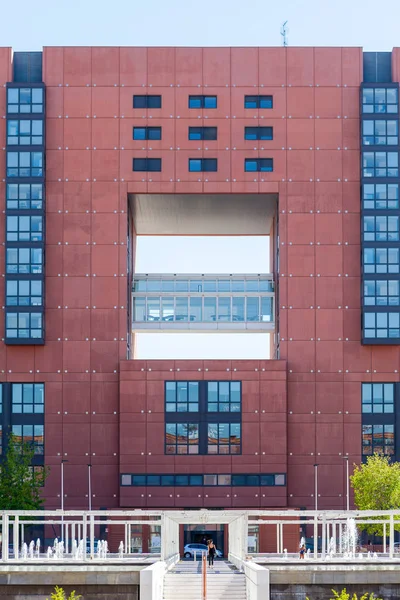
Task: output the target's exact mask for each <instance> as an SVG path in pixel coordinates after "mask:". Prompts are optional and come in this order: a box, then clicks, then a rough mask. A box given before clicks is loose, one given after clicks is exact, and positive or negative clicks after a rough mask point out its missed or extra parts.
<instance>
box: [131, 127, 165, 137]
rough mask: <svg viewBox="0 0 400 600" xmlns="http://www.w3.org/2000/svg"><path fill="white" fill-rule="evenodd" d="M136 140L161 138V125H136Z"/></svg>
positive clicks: (134, 132) (134, 130)
mask: <svg viewBox="0 0 400 600" xmlns="http://www.w3.org/2000/svg"><path fill="white" fill-rule="evenodd" d="M133 139H134V140H161V127H134V128H133Z"/></svg>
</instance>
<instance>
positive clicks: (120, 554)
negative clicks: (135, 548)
mask: <svg viewBox="0 0 400 600" xmlns="http://www.w3.org/2000/svg"><path fill="white" fill-rule="evenodd" d="M118 558H124V542H120V544H119V546H118Z"/></svg>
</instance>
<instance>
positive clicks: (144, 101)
mask: <svg viewBox="0 0 400 600" xmlns="http://www.w3.org/2000/svg"><path fill="white" fill-rule="evenodd" d="M133 108H161V96H149V95H139V96H133Z"/></svg>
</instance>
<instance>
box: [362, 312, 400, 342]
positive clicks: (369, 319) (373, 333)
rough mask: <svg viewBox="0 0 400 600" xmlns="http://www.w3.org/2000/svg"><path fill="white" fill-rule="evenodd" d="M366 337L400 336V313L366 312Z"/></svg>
mask: <svg viewBox="0 0 400 600" xmlns="http://www.w3.org/2000/svg"><path fill="white" fill-rule="evenodd" d="M364 337H366V338H399V337H400V313H398V312H382V313H375V312H367V313H364Z"/></svg>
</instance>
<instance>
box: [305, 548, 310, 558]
mask: <svg viewBox="0 0 400 600" xmlns="http://www.w3.org/2000/svg"><path fill="white" fill-rule="evenodd" d="M310 554H311V552H310V548H307V552H306V554H305V557H304V558H305V560H310Z"/></svg>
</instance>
